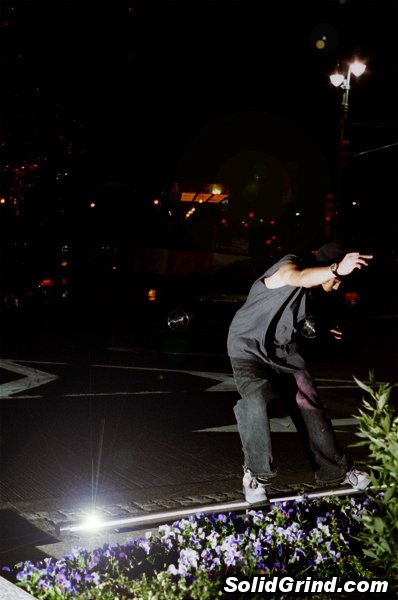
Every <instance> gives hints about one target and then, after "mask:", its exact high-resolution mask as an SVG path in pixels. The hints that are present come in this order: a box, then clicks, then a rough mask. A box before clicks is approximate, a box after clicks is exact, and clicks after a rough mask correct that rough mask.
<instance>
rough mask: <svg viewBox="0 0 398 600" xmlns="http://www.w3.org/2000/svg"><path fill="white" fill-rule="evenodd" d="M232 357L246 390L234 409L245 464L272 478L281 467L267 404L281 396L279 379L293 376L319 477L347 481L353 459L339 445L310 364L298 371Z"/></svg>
mask: <svg viewBox="0 0 398 600" xmlns="http://www.w3.org/2000/svg"><path fill="white" fill-rule="evenodd" d="M230 360H231V365H232V369H233V374H234V380H235V384H236V387H237V390H238V392H239V394H240V395H241V399H240V400H239V401H238V403H237V404H236V406H235V407H234V413H235V417H236V421H237V424H238V431H239V435H240V439H241V443H242V449H243V454H244V460H245V464H246V466H247V467H249V469H250V470H251V471H252V472H253V474H254V475H256V476H257V477H261V478H267V477H269V476H270V475H271V474H272V471H274V470H275V463H274V459H273V455H272V444H271V432H270V423H269V418H268V410H267V408H268V405H269V403H270V401H271V400H272V399H273V398H274V397H275V396H276V389H277V382H278V379H279V378H281V377H288V378H294V380H295V391H296V394H295V405H296V408H297V409H298V410H297V413H298V415H299V416H300V417H301V421H302V424H303V427H304V431H305V433H306V437H307V440H308V447H309V449H310V452H311V454H312V457H311V458H312V461H311V462H312V464H313V467H314V470H315V479H316V481H319V482H320V483H323V482H324V483H338V482H339V481H342V480H343V479H344V476H345V474H346V472H347V471H348V469H349V466H348V461H347V458H346V456H345V454H344V452H343V451H342V450H341V448H340V447H339V445H338V442H337V439H336V436H335V433H334V430H333V426H332V423H331V421H330V419H329V417H328V415H327V408H326V405H325V404H324V403H323V402H322V401H321V400H320V398H319V395H318V392H317V390H316V387H315V384H314V381H313V379H312V377H311V375H310V373H309V372H308V371H307V370H306V369H303V370H297V371H294V370H293V369H289V368H285V367H283V366H278V365H275V364H272V363H265V362H264V363H261V362H259V361H255V360H241V359H235V358H231V359H230ZM294 380H293V383H294Z"/></svg>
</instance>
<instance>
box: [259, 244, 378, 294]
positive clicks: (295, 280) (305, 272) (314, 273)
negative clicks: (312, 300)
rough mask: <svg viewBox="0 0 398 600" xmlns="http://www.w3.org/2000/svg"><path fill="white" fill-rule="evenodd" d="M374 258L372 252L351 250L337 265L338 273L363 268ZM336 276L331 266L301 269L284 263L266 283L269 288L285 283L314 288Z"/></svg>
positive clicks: (281, 285) (342, 273) (266, 279)
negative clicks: (364, 252)
mask: <svg viewBox="0 0 398 600" xmlns="http://www.w3.org/2000/svg"><path fill="white" fill-rule="evenodd" d="M371 258H373V257H372V256H371V255H370V254H360V253H359V252H349V253H348V254H346V255H345V257H344V258H343V260H342V261H340V263H339V264H338V265H337V274H338V275H341V276H342V277H344V276H346V275H349V274H350V273H352V272H353V271H354V270H355V269H361V268H362V267H364V266H365V267H366V266H367V265H368V262H367V261H368V260H370V259H371ZM334 278H336V276H335V275H334V274H333V273H332V271H331V269H330V266H326V267H308V268H305V269H299V267H298V266H297V265H296V264H294V263H286V264H284V265H282V266H281V267H280V268H279V269H278V271H277V272H276V273H274V274H273V275H271V277H267V278H265V279H264V283H265V285H266V286H267V287H268V288H269V289H276V288H279V287H283V286H284V285H291V286H294V287H304V288H312V287H316V286H318V285H322V284H324V283H326V282H327V281H330V280H331V279H334Z"/></svg>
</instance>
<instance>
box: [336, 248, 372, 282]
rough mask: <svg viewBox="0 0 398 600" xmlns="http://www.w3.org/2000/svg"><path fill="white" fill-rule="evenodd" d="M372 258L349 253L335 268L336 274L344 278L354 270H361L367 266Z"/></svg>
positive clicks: (367, 255)
mask: <svg viewBox="0 0 398 600" xmlns="http://www.w3.org/2000/svg"><path fill="white" fill-rule="evenodd" d="M371 258H373V255H371V254H360V253H359V252H349V253H348V254H346V255H345V257H344V258H343V260H342V261H341V262H339V264H338V266H337V273H338V274H339V275H341V276H342V277H344V276H345V275H349V274H350V273H352V272H353V271H354V270H355V269H362V267H367V266H368V264H369V263H368V261H369V260H370V259H371Z"/></svg>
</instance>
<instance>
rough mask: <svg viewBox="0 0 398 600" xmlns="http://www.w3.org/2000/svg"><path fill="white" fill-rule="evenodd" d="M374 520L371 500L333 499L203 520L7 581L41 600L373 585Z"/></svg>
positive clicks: (22, 569)
mask: <svg viewBox="0 0 398 600" xmlns="http://www.w3.org/2000/svg"><path fill="white" fill-rule="evenodd" d="M372 512H374V507H372V505H371V502H370V501H369V500H368V499H354V498H350V499H349V500H342V499H341V498H337V497H331V498H328V499H327V500H325V499H317V500H309V499H304V500H303V501H302V502H286V503H279V504H275V505H273V507H272V508H271V509H270V510H269V511H268V512H266V511H258V510H250V511H248V512H247V513H246V514H244V515H236V514H234V513H228V514H213V515H205V514H201V513H199V514H197V515H196V516H195V517H190V518H188V519H183V520H180V521H177V522H175V523H173V525H171V526H169V525H163V526H161V527H159V529H158V531H157V533H156V534H154V533H150V532H148V534H147V535H146V536H145V537H144V538H137V539H134V540H131V539H130V540H128V541H127V542H126V544H123V545H114V546H110V545H108V544H105V545H104V546H103V547H102V548H98V549H96V550H94V551H92V552H88V551H87V550H85V549H84V548H74V549H73V550H72V552H71V553H70V554H67V555H65V556H63V557H62V559H60V560H58V561H55V560H54V559H51V558H49V559H45V560H44V561H41V562H39V563H37V564H32V563H31V562H29V561H28V562H25V563H20V564H19V565H17V566H16V567H15V568H14V569H13V570H10V571H9V573H8V576H9V577H12V578H14V580H15V581H17V582H18V585H19V586H21V587H22V588H23V589H25V590H26V591H28V592H30V593H31V594H32V595H33V596H34V597H35V598H64V599H66V598H82V599H86V598H87V599H89V598H98V599H99V598H101V599H107V600H116V599H124V598H142V599H143V600H146V599H148V600H149V599H151V600H154V599H159V600H167V599H170V600H176V599H178V598H181V599H184V600H186V599H189V598H192V599H195V598H198V599H199V598H200V600H213V599H214V598H217V597H221V595H222V594H221V590H222V588H223V579H224V578H225V577H226V576H230V575H234V574H235V575H237V576H251V575H254V574H262V575H265V576H267V577H273V576H275V575H289V576H291V577H294V578H297V579H300V578H302V579H305V577H306V576H308V575H311V576H313V577H316V578H317V579H318V578H330V577H332V576H336V575H338V576H339V577H340V578H342V579H344V578H347V579H353V578H355V577H357V578H364V577H371V576H372V571H371V569H370V568H369V566H368V565H366V560H365V556H364V555H363V553H362V552H361V547H360V543H359V542H358V540H357V537H356V536H357V534H358V532H359V530H360V527H361V520H362V518H363V516H364V515H365V514H367V515H369V514H371V513H372ZM250 596H251V597H253V598H256V597H260V596H261V597H264V594H260V595H259V596H257V595H254V594H250ZM225 597H231V594H226V595H225ZM236 597H237V596H236V595H235V596H234V598H236ZM242 597H243V596H242ZM281 597H282V596H281ZM326 597H327V596H325V595H323V596H322V598H326ZM340 597H342V596H341V595H340ZM312 598H316V596H314V595H313V596H312Z"/></svg>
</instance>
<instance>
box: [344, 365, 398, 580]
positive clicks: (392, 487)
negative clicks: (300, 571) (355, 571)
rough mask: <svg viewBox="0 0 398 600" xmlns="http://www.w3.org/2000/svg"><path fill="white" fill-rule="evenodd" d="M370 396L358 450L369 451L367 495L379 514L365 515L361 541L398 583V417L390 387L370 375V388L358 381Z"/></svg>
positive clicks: (363, 412) (361, 418)
mask: <svg viewBox="0 0 398 600" xmlns="http://www.w3.org/2000/svg"><path fill="white" fill-rule="evenodd" d="M354 379H355V381H356V383H357V384H358V385H359V387H360V388H362V389H363V390H364V391H365V392H367V394H368V395H369V396H370V399H369V400H366V399H363V409H361V410H360V411H359V432H358V433H357V435H358V436H359V437H360V438H361V439H362V440H361V441H360V442H358V443H356V444H354V445H355V446H366V447H367V448H369V460H370V467H369V470H370V476H371V481H372V487H371V488H368V490H367V495H368V497H369V498H371V499H372V501H373V503H374V505H375V507H376V510H375V512H374V513H367V514H364V515H363V518H362V525H363V528H362V529H361V531H360V534H359V539H360V540H361V541H362V542H363V544H364V548H363V552H364V553H365V555H366V556H367V557H368V558H369V559H370V562H371V563H372V564H373V565H374V566H375V567H378V568H380V569H381V570H382V571H383V573H385V575H386V576H387V577H390V578H393V579H396V580H397V579H398V496H397V491H398V417H397V416H395V417H394V408H393V406H392V402H391V389H392V386H391V385H390V384H385V383H383V384H380V385H379V386H378V387H377V385H376V382H375V377H374V373H373V372H370V376H369V380H370V385H367V384H365V383H363V382H361V381H359V380H358V379H356V378H355V377H354Z"/></svg>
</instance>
